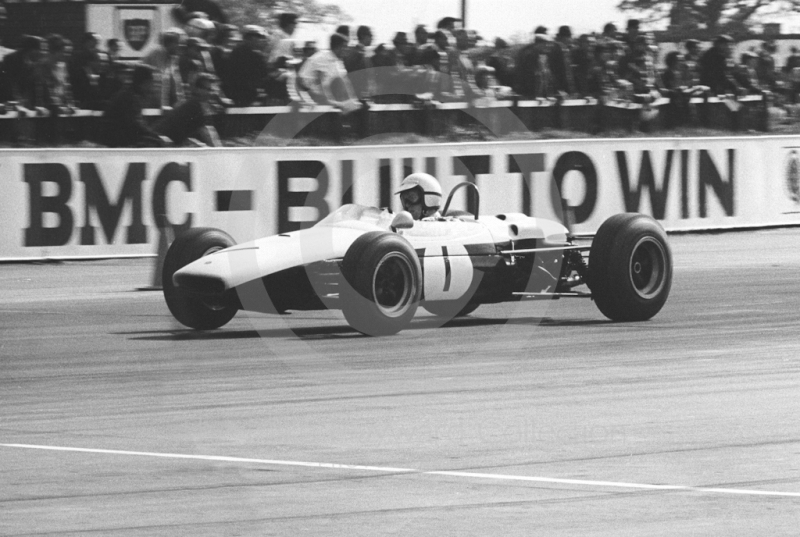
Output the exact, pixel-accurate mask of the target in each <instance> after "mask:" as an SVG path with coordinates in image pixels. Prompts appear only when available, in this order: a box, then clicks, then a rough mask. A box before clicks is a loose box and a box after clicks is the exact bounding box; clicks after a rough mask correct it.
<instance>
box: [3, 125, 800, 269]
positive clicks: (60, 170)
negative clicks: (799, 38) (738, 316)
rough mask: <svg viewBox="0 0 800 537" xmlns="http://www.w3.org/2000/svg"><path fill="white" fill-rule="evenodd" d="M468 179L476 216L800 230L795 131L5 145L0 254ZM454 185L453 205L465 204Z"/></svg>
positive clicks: (139, 249) (295, 217)
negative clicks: (348, 142) (619, 217)
mask: <svg viewBox="0 0 800 537" xmlns="http://www.w3.org/2000/svg"><path fill="white" fill-rule="evenodd" d="M414 171H426V172H429V173H432V174H433V175H435V176H436V177H437V178H439V180H440V182H441V183H442V187H443V190H444V192H445V194H447V192H449V191H450V189H452V188H453V187H454V186H455V185H456V184H457V183H459V182H461V181H471V182H474V183H476V185H477V186H478V188H479V191H480V198H479V201H480V212H481V214H498V213H505V212H520V213H525V214H529V215H532V216H537V217H543V218H550V219H558V218H559V216H560V196H563V197H564V198H566V199H567V201H568V202H569V204H570V205H572V206H574V207H575V218H576V231H578V232H581V233H592V232H594V231H596V229H597V228H598V227H599V226H600V224H601V223H602V222H603V221H604V220H605V219H606V218H607V217H609V216H611V215H613V214H616V213H619V212H642V213H645V214H649V215H651V216H653V217H655V218H656V219H658V220H659V221H661V222H662V224H663V225H664V226H665V228H667V229H668V230H693V229H725V228H733V227H749V226H768V225H790V224H800V138H794V137H758V138H726V139H711V138H697V139H624V140H619V139H615V140H578V141H576V140H570V141H536V142H502V143H473V144H435V145H433V144H432V145H404V146H373V147H338V148H318V147H314V148H302V147H298V148H274V149H273V148H245V149H233V148H226V149H196V150H195V149H192V150H175V149H160V150H106V149H87V150H78V149H73V150H49V151H47V152H41V151H36V150H3V151H2V152H0V176H2V177H3V183H4V188H5V190H6V192H5V195H4V196H2V197H0V209H2V212H0V214H2V219H3V227H2V230H0V258H2V259H31V258H42V257H84V256H86V257H93V256H114V255H147V254H152V253H153V252H155V249H156V247H157V244H158V239H159V234H160V232H161V231H160V230H161V229H163V228H164V227H165V226H170V227H172V228H174V229H177V230H180V229H183V228H188V227H191V226H194V227H197V226H212V227H218V228H221V229H224V230H226V231H228V232H229V233H231V235H233V236H234V238H236V239H237V241H238V242H243V241H247V240H250V239H254V238H258V237H261V236H266V235H270V234H274V233H280V232H287V231H292V230H296V229H300V228H302V227H305V226H310V225H313V223H314V222H316V221H319V220H320V219H322V218H324V217H325V216H326V215H327V214H329V213H330V212H331V211H332V210H334V209H336V208H337V207H339V206H340V205H342V204H344V203H359V204H363V205H372V206H379V207H391V208H393V209H394V210H398V209H399V208H400V206H399V200H398V199H397V196H395V195H394V192H395V190H396V188H397V186H398V185H399V183H400V181H402V179H403V177H405V176H406V175H408V174H409V173H412V172H414ZM464 192H465V191H464V190H463V189H462V190H461V191H459V193H458V195H457V196H456V198H455V199H454V201H453V205H452V206H453V207H457V208H466V207H467V206H468V205H469V206H474V205H473V204H474V202H475V201H476V200H475V199H468V198H467V196H471V194H469V193H466V194H465V193H464Z"/></svg>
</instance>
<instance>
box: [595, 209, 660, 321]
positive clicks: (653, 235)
mask: <svg viewBox="0 0 800 537" xmlns="http://www.w3.org/2000/svg"><path fill="white" fill-rule="evenodd" d="M671 285H672V252H671V251H670V247H669V243H668V242H667V235H666V233H665V232H664V229H663V228H662V227H661V225H660V224H659V223H658V222H657V221H655V220H653V219H652V218H650V217H649V216H646V215H643V214H637V213H623V214H617V215H614V216H612V217H610V218H608V219H607V220H606V221H605V222H603V224H602V225H601V226H600V229H598V230H597V234H596V235H595V237H594V241H593V242H592V249H591V251H590V253H589V288H590V289H591V291H592V298H593V299H594V301H595V304H597V307H598V309H599V310H600V311H601V312H602V313H603V315H605V316H606V317H608V318H609V319H611V320H612V321H646V320H647V319H650V318H651V317H653V316H654V315H655V314H656V313H658V312H659V311H660V310H661V308H662V307H663V306H664V303H665V302H666V301H667V297H668V296H669V291H670V287H671Z"/></svg>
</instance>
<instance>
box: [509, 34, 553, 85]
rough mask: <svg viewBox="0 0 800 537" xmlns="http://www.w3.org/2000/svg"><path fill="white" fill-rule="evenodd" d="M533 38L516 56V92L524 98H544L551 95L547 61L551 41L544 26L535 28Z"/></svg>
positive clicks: (550, 75) (550, 79)
mask: <svg viewBox="0 0 800 537" xmlns="http://www.w3.org/2000/svg"><path fill="white" fill-rule="evenodd" d="M533 38H534V40H533V43H531V44H529V45H526V46H524V47H523V48H522V49H521V50H520V51H519V55H518V56H517V68H516V73H515V79H516V82H517V88H516V91H517V93H519V94H520V95H523V96H525V97H541V98H546V97H549V96H550V95H552V74H551V71H550V62H549V60H548V56H549V55H550V50H551V45H552V41H551V39H550V37H549V36H548V35H547V28H545V27H544V26H539V27H538V28H536V30H535V31H534V35H533Z"/></svg>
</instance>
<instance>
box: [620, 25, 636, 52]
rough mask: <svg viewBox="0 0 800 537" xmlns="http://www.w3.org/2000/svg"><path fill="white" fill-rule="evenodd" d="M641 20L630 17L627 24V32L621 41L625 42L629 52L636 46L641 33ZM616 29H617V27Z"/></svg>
mask: <svg viewBox="0 0 800 537" xmlns="http://www.w3.org/2000/svg"><path fill="white" fill-rule="evenodd" d="M639 26H640V22H639V20H638V19H629V20H628V22H627V24H626V25H625V34H624V35H623V36H622V39H621V41H622V42H623V43H625V46H626V47H627V49H628V52H630V51H632V50H633V49H634V47H635V46H636V40H637V39H638V38H639V36H640V35H641V34H640V33H639ZM615 31H616V29H615Z"/></svg>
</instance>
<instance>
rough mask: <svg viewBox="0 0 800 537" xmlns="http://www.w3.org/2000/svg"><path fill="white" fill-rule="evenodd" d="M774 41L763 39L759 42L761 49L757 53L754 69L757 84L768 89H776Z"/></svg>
mask: <svg viewBox="0 0 800 537" xmlns="http://www.w3.org/2000/svg"><path fill="white" fill-rule="evenodd" d="M775 50H776V47H775V42H774V41H764V42H762V43H761V51H760V52H759V53H758V62H757V64H756V71H757V73H758V84H759V85H760V86H761V87H762V88H764V89H767V90H769V91H772V92H774V91H776V90H777V89H778V77H777V74H776V70H775V58H774V57H773V54H775Z"/></svg>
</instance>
